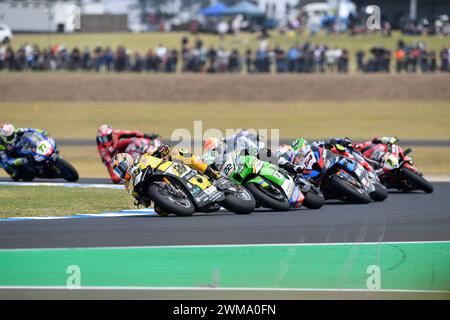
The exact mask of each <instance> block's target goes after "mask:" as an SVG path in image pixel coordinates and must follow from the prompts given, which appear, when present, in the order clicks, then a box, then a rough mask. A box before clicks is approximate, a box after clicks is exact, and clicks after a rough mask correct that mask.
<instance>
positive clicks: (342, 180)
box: [314, 149, 375, 203]
mask: <svg viewBox="0 0 450 320" xmlns="http://www.w3.org/2000/svg"><path fill="white" fill-rule="evenodd" d="M323 158H324V172H323V174H322V175H321V176H320V177H319V178H317V179H315V180H314V181H315V183H316V184H318V186H319V188H320V190H321V191H322V193H323V195H324V197H325V199H339V200H342V201H348V202H352V203H369V202H370V201H371V197H370V194H371V193H372V192H374V191H375V187H374V185H373V183H371V181H370V178H369V176H368V172H367V170H365V169H364V167H363V166H362V165H361V164H359V163H358V162H357V161H355V160H352V159H349V158H347V157H344V156H338V155H336V154H333V153H332V152H331V151H329V150H327V149H323Z"/></svg>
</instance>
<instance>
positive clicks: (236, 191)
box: [131, 154, 255, 216]
mask: <svg viewBox="0 0 450 320" xmlns="http://www.w3.org/2000/svg"><path fill="white" fill-rule="evenodd" d="M131 174H132V181H133V184H134V191H135V192H136V193H137V195H138V198H139V199H140V200H141V201H144V202H145V201H153V202H154V203H155V206H157V207H159V208H161V209H162V211H163V212H165V214H167V213H173V214H175V215H177V216H191V215H192V214H194V212H214V211H218V210H219V209H220V207H221V206H222V207H224V208H225V209H227V210H229V211H231V212H234V213H236V214H249V213H251V212H252V211H254V209H255V199H254V198H253V196H252V194H251V193H250V192H249V191H248V190H246V189H245V188H243V187H241V186H239V185H236V184H234V183H232V182H230V181H228V180H227V179H226V178H222V179H219V180H215V181H212V179H209V178H208V177H207V176H206V175H204V174H201V173H199V172H198V171H196V170H194V169H192V168H191V167H189V166H187V165H186V164H184V163H181V162H173V161H167V160H163V159H160V158H156V157H152V156H150V155H148V154H145V155H143V156H142V157H141V158H140V159H139V160H138V163H137V164H135V166H134V167H133V168H132V170H131Z"/></svg>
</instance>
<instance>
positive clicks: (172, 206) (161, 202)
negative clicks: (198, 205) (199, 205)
mask: <svg viewBox="0 0 450 320" xmlns="http://www.w3.org/2000/svg"><path fill="white" fill-rule="evenodd" d="M148 196H149V197H150V199H152V200H153V202H154V203H157V204H158V207H160V208H161V210H162V211H163V212H167V213H173V214H175V215H177V216H180V217H189V216H192V215H193V214H194V212H195V207H194V204H193V203H192V201H191V200H190V199H189V197H187V196H186V199H185V204H186V206H183V205H181V204H179V203H178V202H175V201H172V200H171V199H169V198H167V197H166V196H164V195H163V194H161V193H160V192H159V186H158V185H157V184H151V185H150V187H148Z"/></svg>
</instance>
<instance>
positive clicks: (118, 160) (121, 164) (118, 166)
mask: <svg viewBox="0 0 450 320" xmlns="http://www.w3.org/2000/svg"><path fill="white" fill-rule="evenodd" d="M132 165H133V157H132V156H130V155H129V154H128V153H118V154H116V155H115V156H114V157H113V158H112V159H111V167H112V169H113V171H114V173H115V174H116V176H118V177H119V178H120V179H127V178H128V177H129V175H128V169H129V168H130V167H131V166H132Z"/></svg>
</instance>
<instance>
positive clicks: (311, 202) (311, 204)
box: [303, 188, 325, 209]
mask: <svg viewBox="0 0 450 320" xmlns="http://www.w3.org/2000/svg"><path fill="white" fill-rule="evenodd" d="M324 203H325V199H324V197H323V195H322V193H320V192H317V191H316V190H314V189H313V188H311V190H309V191H308V192H306V194H305V200H303V206H305V207H306V208H308V209H320V208H322V206H323V204H324Z"/></svg>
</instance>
